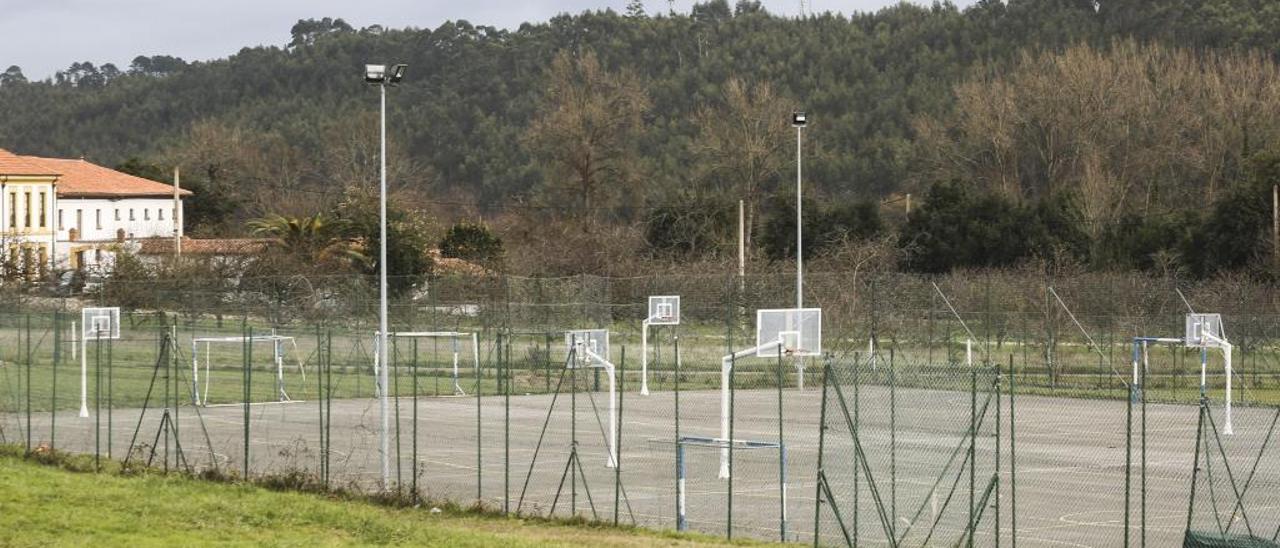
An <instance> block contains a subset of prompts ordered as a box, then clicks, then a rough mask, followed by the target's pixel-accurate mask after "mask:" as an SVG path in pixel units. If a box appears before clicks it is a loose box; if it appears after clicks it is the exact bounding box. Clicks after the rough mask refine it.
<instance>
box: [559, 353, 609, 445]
mask: <svg viewBox="0 0 1280 548" xmlns="http://www.w3.org/2000/svg"><path fill="white" fill-rule="evenodd" d="M565 344H566V345H567V346H568V348H570V349H575V350H576V351H575V352H574V361H573V362H571V363H570V364H569V367H570V368H574V369H577V368H586V369H591V368H601V369H604V372H605V376H607V377H608V379H609V434H608V441H607V443H608V445H609V447H608V449H607V450H606V451H605V452H606V453H607V454H608V456H607V457H606V459H605V466H607V467H609V468H614V467H616V466H617V465H618V464H617V463H618V461H617V454H618V393H617V386H618V383H617V378H616V377H615V371H614V366H613V362H611V361H609V358H608V356H609V331H608V330H606V329H579V330H572V331H569V332H567V333H565Z"/></svg>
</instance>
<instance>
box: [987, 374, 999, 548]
mask: <svg viewBox="0 0 1280 548" xmlns="http://www.w3.org/2000/svg"><path fill="white" fill-rule="evenodd" d="M988 365H990V364H988ZM995 369H996V370H995V374H996V381H995V385H994V386H993V388H995V391H996V473H995V478H996V490H995V496H996V526H995V537H996V548H1000V434H1001V431H1002V430H1003V428H1002V425H1001V424H1000V421H1001V420H1002V419H1003V417H1002V416H1001V414H1002V413H1001V409H1000V407H1001V405H1003V402H1002V401H1001V393H1000V391H1001V388H1002V387H1001V386H1000V384H1001V381H1002V380H1003V379H1002V378H1001V377H1002V375H1001V373H1000V366H999V365H996V368H995Z"/></svg>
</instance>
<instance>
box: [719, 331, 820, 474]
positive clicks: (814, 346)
mask: <svg viewBox="0 0 1280 548" xmlns="http://www.w3.org/2000/svg"><path fill="white" fill-rule="evenodd" d="M779 350H781V352H782V353H784V354H787V355H789V356H793V357H803V356H820V355H822V309H821V308H780V309H761V310H757V311H756V345H755V346H754V347H751V348H748V349H745V350H739V351H737V352H734V353H732V354H729V355H727V356H725V357H723V358H721V361H720V439H722V440H725V444H726V445H725V446H724V448H722V449H721V450H720V479H727V478H728V477H729V447H728V446H729V445H732V444H733V443H735V441H736V440H733V439H730V436H729V390H730V378H729V374H730V373H731V372H732V371H733V366H734V363H735V362H736V361H738V360H740V359H743V358H747V357H750V356H752V355H755V356H756V357H760V358H769V357H777V355H778V352H779Z"/></svg>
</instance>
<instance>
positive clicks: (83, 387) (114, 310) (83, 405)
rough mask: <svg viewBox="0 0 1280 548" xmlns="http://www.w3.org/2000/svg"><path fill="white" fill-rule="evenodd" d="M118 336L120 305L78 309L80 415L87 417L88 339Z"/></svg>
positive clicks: (98, 340)
mask: <svg viewBox="0 0 1280 548" xmlns="http://www.w3.org/2000/svg"><path fill="white" fill-rule="evenodd" d="M119 338H120V307H117V306H112V307H98V308H83V309H81V310H80V417H81V418H88V417H89V358H88V356H89V341H93V342H94V344H101V342H102V341H104V340H115V339H119Z"/></svg>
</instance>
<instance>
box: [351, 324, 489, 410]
mask: <svg viewBox="0 0 1280 548" xmlns="http://www.w3.org/2000/svg"><path fill="white" fill-rule="evenodd" d="M390 336H391V337H394V338H404V339H413V338H417V339H449V340H450V341H452V344H453V395H455V396H465V395H467V392H466V391H465V390H463V389H462V382H461V379H460V377H459V375H458V363H459V362H460V361H461V356H462V344H463V343H462V341H464V340H468V339H469V340H470V341H471V359H472V365H474V366H475V368H476V370H477V371H479V370H480V337H479V335H477V334H476V333H464V332H460V331H393V332H391V333H390ZM373 349H374V352H373V376H374V379H377V378H378V371H379V368H380V367H382V364H380V363H378V356H379V355H380V353H379V352H378V336H377V333H375V334H374V337H373ZM388 355H390V353H388ZM374 386H375V387H376V386H378V383H377V382H375V383H374Z"/></svg>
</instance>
